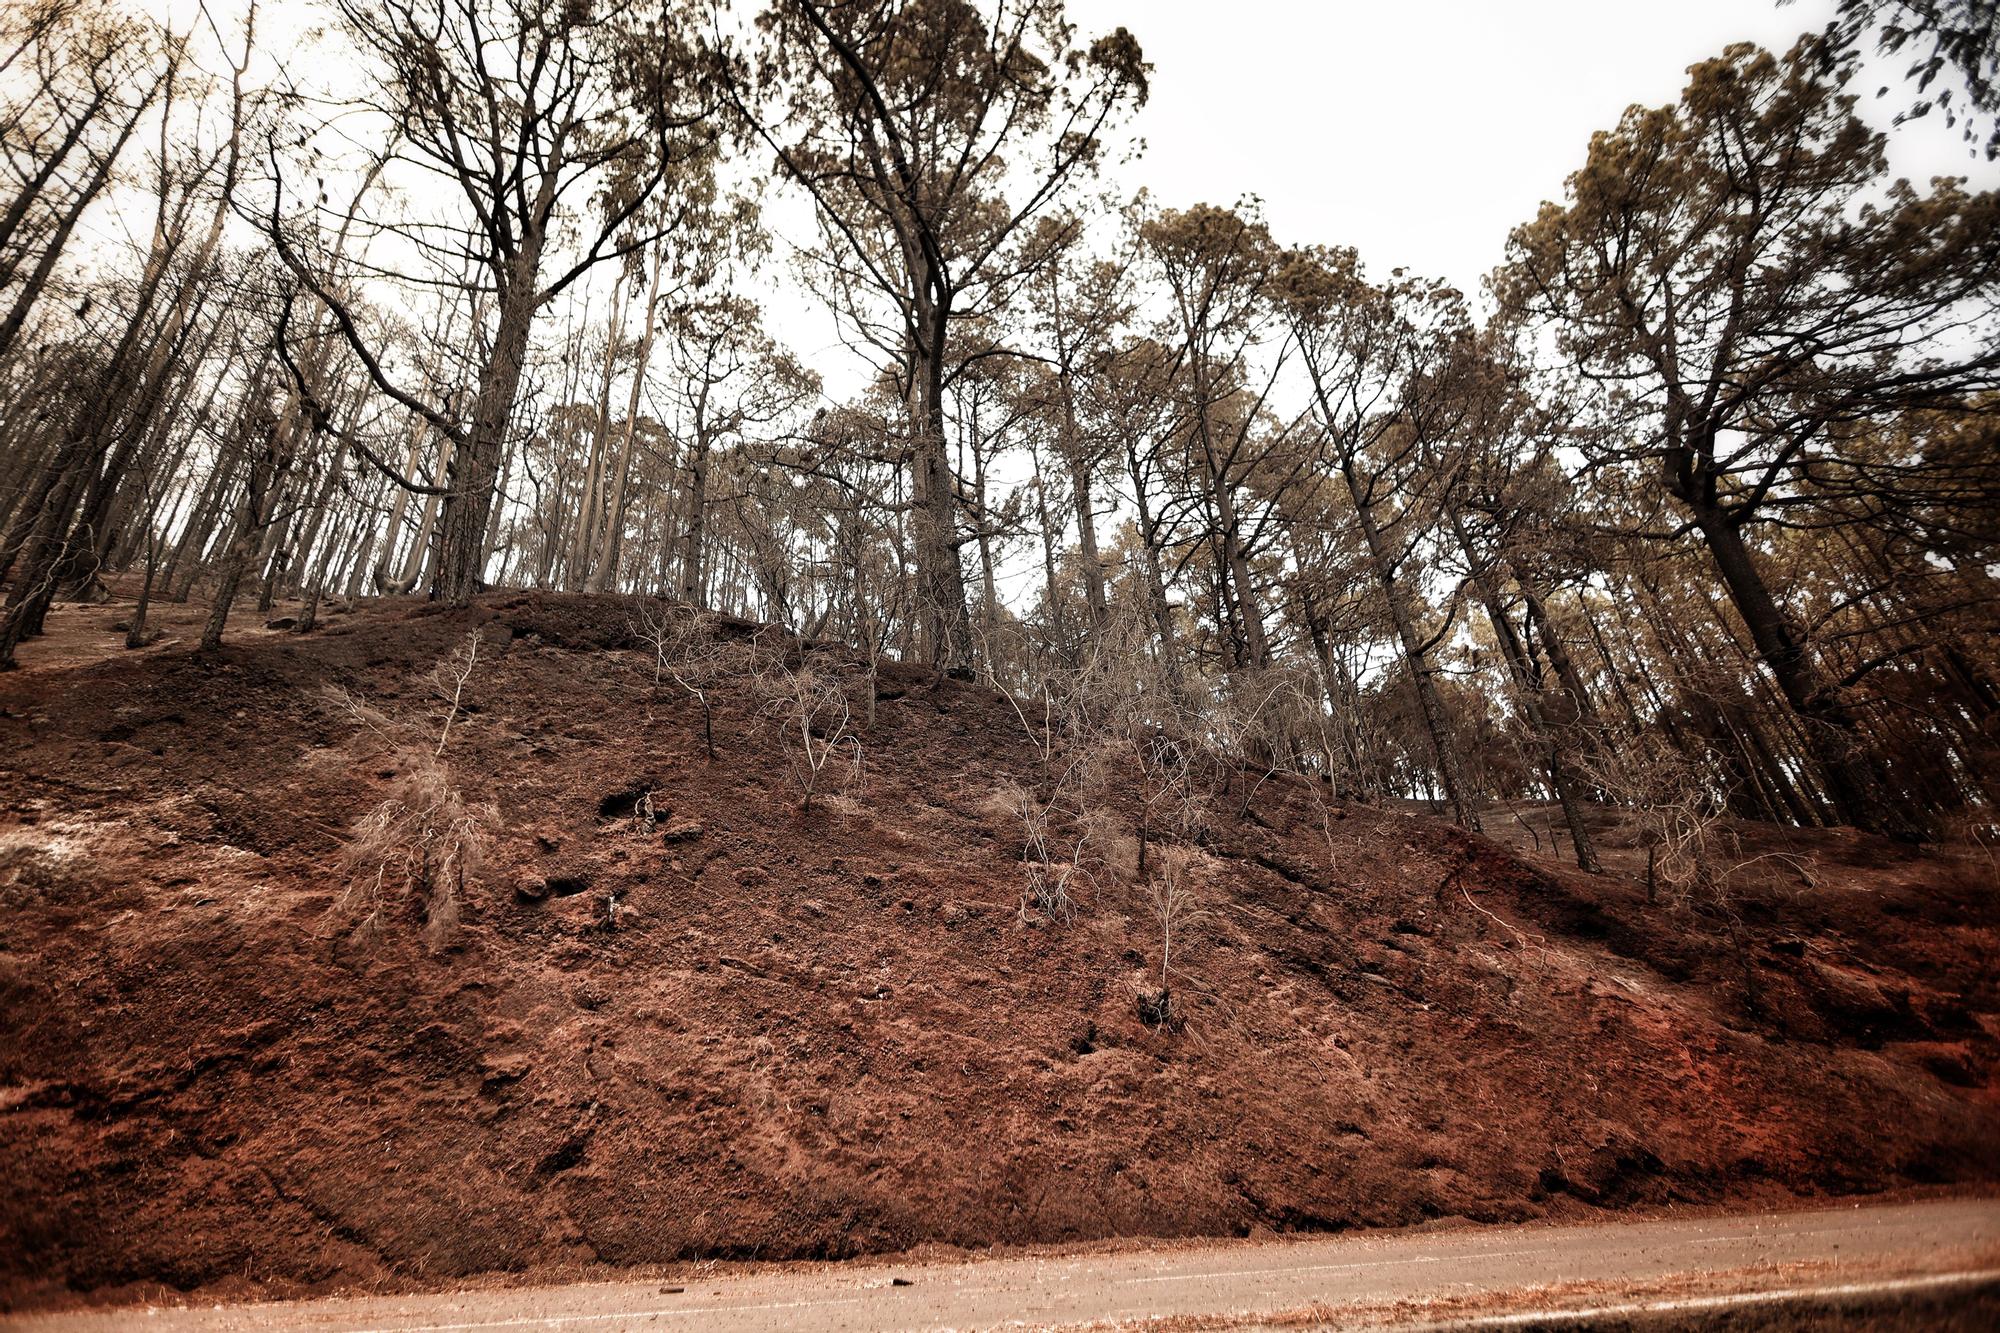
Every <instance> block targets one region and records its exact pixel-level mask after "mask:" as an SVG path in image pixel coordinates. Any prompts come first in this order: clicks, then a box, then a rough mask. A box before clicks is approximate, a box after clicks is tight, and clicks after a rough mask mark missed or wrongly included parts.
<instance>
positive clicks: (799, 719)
mask: <svg viewBox="0 0 2000 1333" xmlns="http://www.w3.org/2000/svg"><path fill="white" fill-rule="evenodd" d="M757 692H758V694H759V695H760V696H761V697H762V698H763V701H764V702H763V705H762V707H761V709H760V710H759V711H760V713H761V714H762V716H763V717H764V718H765V719H766V720H767V721H769V722H770V723H771V724H772V725H773V726H774V728H775V729H776V732H777V739H778V745H779V748H780V749H782V750H783V751H784V754H785V764H786V769H787V771H788V773H789V774H790V776H791V779H792V784H793V786H794V787H795V788H797V790H798V793H799V811H800V813H802V814H805V813H810V812H811V810H812V803H813V796H814V794H815V793H817V792H819V791H821V790H822V789H824V788H827V787H833V788H836V789H840V790H846V789H848V788H851V787H853V786H854V785H856V784H858V783H859V782H860V781H861V776H862V767H861V758H862V748H861V738H860V736H858V735H856V734H855V731H854V709H853V706H852V705H851V704H850V703H849V702H848V698H847V683H846V681H845V680H843V679H842V678H841V676H840V673H839V672H838V671H837V670H836V669H835V668H833V667H831V666H829V665H826V664H824V663H821V662H817V661H815V660H814V658H813V657H812V655H811V654H802V655H801V656H800V658H799V660H797V661H796V662H793V661H790V660H787V659H786V658H784V657H782V656H781V657H776V658H774V659H773V660H772V661H770V662H769V663H768V664H767V665H766V666H765V668H764V669H763V670H762V671H761V672H759V673H758V676H757Z"/></svg>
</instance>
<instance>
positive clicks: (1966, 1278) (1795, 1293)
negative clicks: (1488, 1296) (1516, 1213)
mask: <svg viewBox="0 0 2000 1333" xmlns="http://www.w3.org/2000/svg"><path fill="white" fill-rule="evenodd" d="M1990 1281H2000V1268H1987V1269H1982V1270H1979V1271H1977V1272H1967V1273H1936V1274H1931V1275H1929V1276H1926V1277H1902V1278H1889V1279H1885V1280H1884V1281H1881V1282H1847V1283H1842V1284H1841V1285H1840V1286H1837V1287H1785V1288H1781V1289H1779V1290H1776V1291H1739V1292H1731V1293H1729V1294H1728V1295H1723V1296H1680V1297H1676V1298H1674V1299H1672V1300H1660V1301H1630V1302H1627V1303H1625V1304H1623V1305H1592V1306H1586V1307H1584V1308H1581V1309H1575V1310H1524V1311H1522V1312H1521V1313H1519V1314H1497V1315H1485V1316H1480V1315H1468V1316H1466V1317H1465V1318H1462V1319H1450V1320H1445V1321H1443V1322H1441V1323H1431V1324H1416V1325H1412V1326H1411V1333H1424V1330H1426V1329H1439V1330H1442V1329H1479V1328H1511V1327H1515V1326H1517V1325H1520V1324H1546V1323H1552V1322H1567V1323H1576V1322H1579V1321H1581V1320H1585V1319H1602V1318H1604V1317H1606V1316H1607V1315H1635V1314H1672V1313H1674V1312H1676V1311H1680V1310H1721V1309H1728V1308H1730V1307H1733V1306H1740V1305H1775V1304H1777V1303H1779V1302H1780V1301H1796V1300H1803V1299H1807V1298H1812V1297H1817V1298H1819V1299H1822V1300H1824V1299H1827V1298H1830V1297H1842V1296H1886V1295H1890V1294H1893V1293H1895V1292H1903V1291H1920V1290H1922V1289H1924V1288H1926V1287H1960V1286H1970V1285H1971V1284H1973V1283H1975V1282H1990Z"/></svg>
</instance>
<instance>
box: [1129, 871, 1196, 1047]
mask: <svg viewBox="0 0 2000 1333" xmlns="http://www.w3.org/2000/svg"><path fill="white" fill-rule="evenodd" d="M1213 870H1214V862H1213V860H1212V859H1211V858H1210V857H1209V856H1208V855H1207V854H1206V853H1204V852H1201V851H1198V850H1196V849H1195V848H1193V847H1181V846H1174V847H1166V848H1162V849H1161V851H1160V856H1159V873H1158V874H1157V875H1155V876H1153V878H1152V880H1151V881H1149V882H1148V883H1147V885H1146V900H1147V904H1148V905H1149V906H1150V907H1151V908H1152V914H1153V923H1154V924H1155V925H1156V926H1158V927H1159V930H1160V973H1159V979H1160V987H1159V989H1158V990H1157V991H1154V992H1153V993H1151V994H1150V995H1149V994H1146V993H1144V992H1142V993H1141V994H1140V996H1139V1016H1140V1017H1141V1018H1142V1019H1145V1021H1146V1022H1148V1023H1150V1024H1151V1025H1153V1026H1154V1027H1165V1026H1168V1025H1170V1024H1172V1023H1174V1022H1175V1021H1176V1020H1177V1018H1178V1017H1179V1015H1178V1014H1177V1013H1176V1011H1175V1009H1174V1004H1173V975H1174V967H1173V960H1174V940H1175V936H1176V935H1180V936H1182V942H1183V943H1185V935H1186V932H1187V929H1188V927H1190V926H1192V925H1193V924H1194V923H1195V922H1197V921H1199V920H1200V919H1201V918H1203V917H1205V916H1207V915H1208V909H1207V908H1205V907H1203V906H1201V897H1202V889H1203V887H1204V886H1205V885H1206V884H1207V882H1208V879H1209V877H1210V875H1211V874H1212V873H1213Z"/></svg>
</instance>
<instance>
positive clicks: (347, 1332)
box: [341, 1296, 868, 1333]
mask: <svg viewBox="0 0 2000 1333" xmlns="http://www.w3.org/2000/svg"><path fill="white" fill-rule="evenodd" d="M867 1299H868V1298H867V1297H866V1296H839V1297H832V1298H829V1299H824V1300H811V1301H778V1302H775V1303H773V1304H770V1305H683V1306H679V1307H677V1308H673V1309H663V1310H617V1311H610V1312H606V1313H604V1314H550V1315H534V1316H527V1315H523V1316H521V1317H520V1318H518V1319H486V1320H479V1321H475V1322H471V1323H460V1324H382V1325H380V1326H378V1327H375V1328H357V1329H343V1330H341V1333H452V1331H453V1330H463V1329H471V1328H557V1327H560V1326H562V1325H564V1324H601V1323H604V1322H605V1321H606V1320H610V1319H677V1318H686V1317H688V1316H690V1315H698V1314H730V1313H734V1312H736V1311H739V1310H741V1311H750V1310H803V1309H808V1308H810V1307H813V1306H819V1305H860V1304H861V1303H862V1302H864V1301H866V1300H867Z"/></svg>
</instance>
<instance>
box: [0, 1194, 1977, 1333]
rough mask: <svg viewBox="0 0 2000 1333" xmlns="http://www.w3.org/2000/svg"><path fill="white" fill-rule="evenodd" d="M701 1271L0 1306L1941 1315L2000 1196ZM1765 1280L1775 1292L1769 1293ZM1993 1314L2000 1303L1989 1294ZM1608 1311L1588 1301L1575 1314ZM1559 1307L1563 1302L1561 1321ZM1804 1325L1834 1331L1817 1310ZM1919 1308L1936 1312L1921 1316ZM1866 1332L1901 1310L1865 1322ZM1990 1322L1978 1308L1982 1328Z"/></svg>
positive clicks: (614, 1321) (526, 1319)
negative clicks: (232, 1301)
mask: <svg viewBox="0 0 2000 1333" xmlns="http://www.w3.org/2000/svg"><path fill="white" fill-rule="evenodd" d="M698 1272H699V1270H690V1271H689V1272H688V1273H687V1274H684V1275H681V1276H675V1277H667V1278H656V1279H653V1280H650V1281H646V1282H618V1283H593V1284H588V1285H579V1286H568V1287H543V1288H515V1289H489V1290H475V1291H461V1292H451V1293H443V1294H433V1295H423V1296H387V1297H384V1296H368V1297H355V1298H344V1299H331V1300H314V1301H296V1302H285V1303H275V1304H262V1305H236V1306H211V1307H202V1308H178V1307H145V1308H127V1309H120V1310H114V1311H100V1312H91V1313H83V1314H68V1315H55V1316H26V1317H20V1316H17V1317H14V1318H12V1319H0V1323H4V1324H6V1325H7V1326H9V1327H18V1328H22V1329H35V1330H46V1331H47V1333H58V1331H60V1333H85V1331H86V1330H99V1329H121V1330H122V1329H135V1328H137V1329H146V1330H160V1331H161V1333H184V1331H187V1330H196V1329H201V1330H219V1329H229V1330H270V1329H297V1330H307V1331H308V1333H362V1331H363V1330H383V1331H385V1333H386V1331H387V1330H392V1329H393V1330H404V1331H419V1330H420V1331H422V1333H445V1330H452V1331H454V1333H460V1331H465V1330H485V1329H494V1330H502V1329H505V1330H513V1329H530V1330H532V1329H549V1330H574V1331H576V1333H602V1331H604V1330H616V1329H627V1328H631V1329H675V1328H689V1329H694V1328H698V1329H701V1330H703V1331H704V1333H708V1331H709V1330H721V1331H725V1333H735V1331H738V1330H740V1331H742V1333H771V1331H773V1330H781V1329H782V1330H790V1329H828V1330H845V1329H855V1330H859V1329H870V1330H873V1329H944V1328H951V1329H967V1328H995V1327H1003V1326H1012V1327H1020V1326H1022V1325H1027V1326H1031V1327H1044V1326H1051V1325H1057V1326H1060V1325H1069V1324H1085V1323H1090V1324H1096V1325H1098V1326H1100V1327H1102V1326H1105V1325H1110V1326H1114V1327H1115V1326H1118V1325H1120V1324H1124V1323H1127V1322H1139V1321H1145V1320H1148V1319H1154V1318H1159V1317H1162V1316H1191V1317H1192V1318H1191V1319H1190V1320H1189V1321H1188V1323H1187V1324H1183V1325H1182V1326H1183V1327H1187V1326H1190V1325H1192V1326H1198V1327H1204V1328H1208V1327H1217V1326H1228V1327H1236V1326H1247V1327H1255V1326H1256V1325H1257V1324H1258V1323H1259V1322H1260V1320H1261V1319H1264V1318H1272V1317H1280V1318H1283V1319H1285V1320H1286V1322H1288V1323H1291V1322H1306V1323H1313V1322H1316V1321H1324V1322H1327V1323H1332V1324H1339V1325H1347V1324H1352V1323H1358V1324H1377V1323H1390V1324H1400V1325H1410V1324H1418V1325H1425V1324H1427V1325H1430V1326H1433V1327H1438V1326H1460V1327H1463V1326H1465V1325H1464V1323H1463V1322H1462V1321H1464V1320H1467V1319H1475V1320H1476V1321H1477V1323H1476V1324H1475V1325H1474V1326H1479V1327H1507V1328H1517V1329H1518V1328H1524V1327H1536V1328H1539V1327H1591V1326H1593V1325H1595V1326H1600V1327H1601V1326H1609V1325H1615V1326H1617V1327H1655V1326H1661V1327H1665V1326H1674V1327H1680V1326H1684V1325H1685V1324H1687V1323H1690V1322H1710V1321H1712V1320H1713V1319H1715V1318H1717V1317H1726V1319H1727V1321H1729V1322H1728V1326H1729V1327H1733V1328H1734V1327H1779V1326H1792V1325H1790V1324H1788V1323H1786V1321H1785V1320H1784V1319H1781V1318H1776V1317H1774V1315H1773V1312H1777V1311H1781V1310H1784V1309H1786V1308H1788V1307H1792V1306H1796V1307H1797V1313H1795V1315H1794V1316H1793V1317H1794V1318H1800V1317H1805V1312H1806V1311H1822V1312H1823V1311H1827V1310H1834V1309H1841V1308H1851V1309H1854V1310H1862V1309H1874V1310H1877V1311H1880V1310H1894V1309H1896V1308H1898V1307H1901V1306H1904V1305H1911V1306H1913V1307H1916V1306H1921V1307H1922V1308H1924V1309H1936V1310H1942V1309H1946V1308H1949V1307H1951V1306H1952V1305H1953V1304H1954V1303H1963V1302H1965V1301H1986V1302H1993V1301H1996V1300H2000V1297H1996V1295H1995V1293H1996V1291H2000V1200H1965V1199H1961V1200H1948V1201H1940V1202H1929V1203H1916V1204H1898V1205H1889V1206H1880V1207H1868V1206H1859V1207H1857V1206H1846V1207H1840V1208H1835V1209H1827V1210H1821V1211H1813V1212H1790V1213H1759V1214H1747V1215H1746V1214H1738V1215H1732V1216H1723V1217H1703V1218H1698V1219H1697V1218H1670V1219H1665V1220H1654V1221H1637V1222H1617V1223H1607V1224H1601V1225H1592V1226H1571V1227H1506V1228H1500V1227H1478V1228H1472V1227H1464V1228H1453V1229H1439V1230H1423V1231H1414V1232H1398V1233H1391V1234H1381V1233H1376V1234H1360V1235H1353V1236H1342V1237H1329V1238H1316V1239H1309V1240H1285V1239H1279V1240H1268V1241H1244V1242H1235V1243H1226V1244H1217V1245H1203V1246H1198V1247H1160V1248H1154V1249H1146V1250H1139V1251H1127V1252H1124V1253H1115V1254H1081V1255H1068V1256H1063V1257H1042V1258H1013V1259H994V1260H976V1261H969V1262H962V1263H910V1264H897V1263H893V1262H889V1263H884V1262H880V1261H873V1262H868V1263H861V1264H845V1265H843V1264H812V1265H786V1266H783V1267H777V1266H774V1267H772V1268H770V1269H768V1270H762V1271H754V1272H748V1273H737V1274H730V1275H726V1276H709V1277H701V1276H698ZM1771 1293H1778V1294H1777V1295H1772V1294H1771ZM1981 1308H1982V1309H1987V1310H1990V1309H1992V1308H2000V1307H1996V1306H1993V1305H1986V1306H1982V1307H1981ZM1589 1310H1596V1311H1598V1312H1600V1314H1599V1315H1598V1316H1596V1317H1593V1318H1578V1317H1576V1316H1575V1315H1572V1314H1570V1313H1568V1312H1580V1311H1589ZM1551 1316H1553V1318H1552V1317H1551ZM1805 1322H1806V1323H1809V1324H1812V1325H1814V1326H1821V1325H1822V1323H1823V1321H1822V1319H1821V1317H1820V1315H1817V1314H1813V1315H1810V1316H1809V1317H1805ZM1923 1322H1924V1323H1932V1322H1935V1321H1934V1320H1932V1319H1930V1318H1929V1317H1926V1318H1925V1320H1924V1321H1923ZM1868 1326H1870V1327H1877V1326H1880V1327H1888V1326H1891V1325H1886V1324H1880V1325H1878V1324H1869V1325H1868ZM1968 1326H1972V1327H1976V1326H1978V1325H1976V1324H1975V1325H1968Z"/></svg>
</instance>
